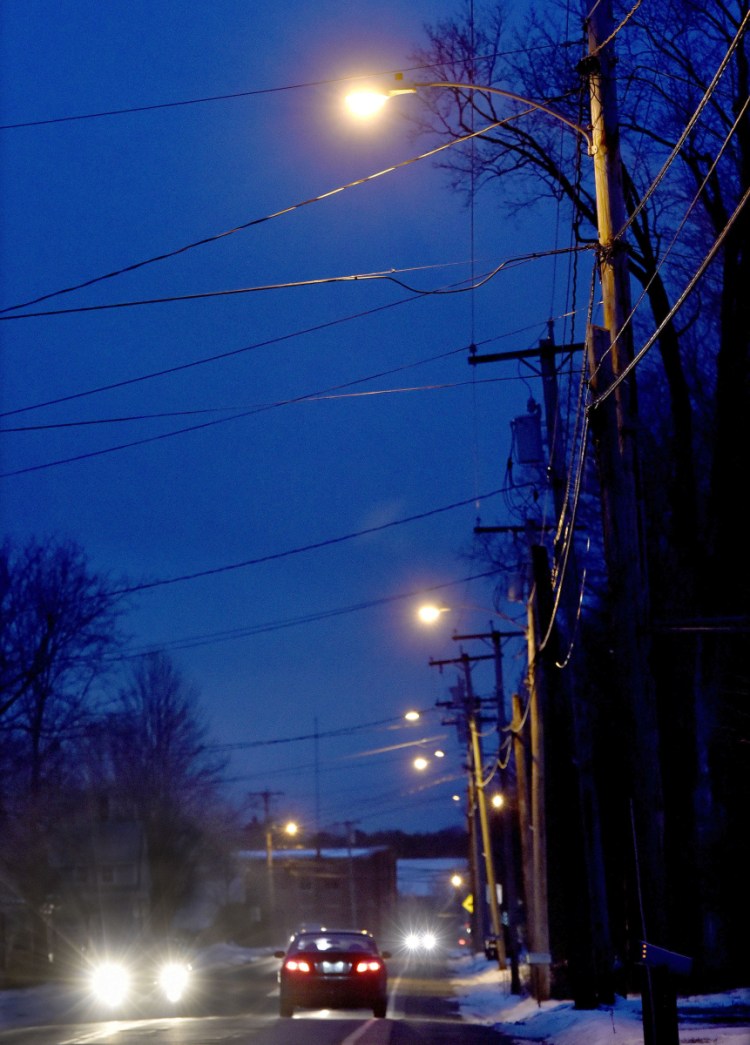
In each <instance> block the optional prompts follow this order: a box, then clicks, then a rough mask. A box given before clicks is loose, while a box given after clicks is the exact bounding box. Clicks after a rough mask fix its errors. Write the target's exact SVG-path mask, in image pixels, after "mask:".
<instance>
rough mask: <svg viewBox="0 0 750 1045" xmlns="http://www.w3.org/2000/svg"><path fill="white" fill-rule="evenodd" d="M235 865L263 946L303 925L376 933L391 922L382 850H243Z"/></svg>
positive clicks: (391, 873)
mask: <svg viewBox="0 0 750 1045" xmlns="http://www.w3.org/2000/svg"><path fill="white" fill-rule="evenodd" d="M237 861H238V866H239V868H240V869H241V874H242V882H243V886H244V906H245V909H246V911H247V912H249V913H251V920H253V921H255V923H256V925H257V927H258V930H260V931H261V935H262V936H264V937H265V938H266V941H267V942H278V943H279V944H281V943H284V942H285V940H286V938H287V937H288V936H289V935H290V934H291V933H292V932H293V931H294V930H295V929H297V928H299V927H300V926H302V925H310V926H321V925H328V926H336V927H338V928H341V927H354V928H362V929H369V930H370V931H371V932H373V933H375V934H376V935H381V934H382V933H383V932H384V931H385V930H386V929H387V928H388V927H389V925H390V923H391V921H392V919H393V916H394V912H395V909H396V900H397V885H396V859H395V857H394V855H393V852H392V851H391V850H390V849H388V848H387V847H374V848H346V849H320V850H316V849H282V850H277V851H275V852H273V853H272V854H269V853H268V852H265V851H261V850H245V851H242V852H240V853H238V854H237ZM262 930H265V931H262Z"/></svg>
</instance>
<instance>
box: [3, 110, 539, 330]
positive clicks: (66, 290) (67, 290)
mask: <svg viewBox="0 0 750 1045" xmlns="http://www.w3.org/2000/svg"><path fill="white" fill-rule="evenodd" d="M523 115H524V114H523V113H513V114H512V115H510V116H508V117H506V118H505V119H503V120H495V121H493V122H492V123H490V124H488V125H487V126H486V127H482V128H481V129H480V130H478V131H473V132H472V133H471V134H466V135H463V136H462V137H459V138H453V139H451V140H450V141H448V142H443V143H442V144H441V145H437V146H435V147H434V148H433V149H428V150H427V151H426V152H423V153H420V154H419V155H418V156H412V157H410V158H409V159H406V160H401V161H400V162H398V163H394V164H391V165H390V166H388V167H385V168H383V169H382V170H380V171H375V172H374V173H372V174H367V175H365V176H364V177H361V178H355V179H354V180H353V181H350V182H347V183H346V184H344V185H339V186H337V187H336V188H335V189H329V190H328V191H326V192H322V193H319V194H318V195H316V196H310V197H308V198H307V199H305V200H301V201H299V202H297V203H293V204H291V205H290V206H288V207H283V208H281V210H277V211H274V212H273V213H271V214H266V215H264V216H263V217H260V218H254V219H252V220H250V221H246V222H243V223H241V224H240V225H235V226H234V228H231V229H226V230H224V231H223V232H218V233H215V234H213V235H211V236H204V237H202V238H201V239H198V240H194V241H193V242H191V243H187V244H184V245H183V246H181V247H176V248H175V249H174V250H169V251H164V252H163V253H161V254H156V255H154V256H152V257H150V258H146V259H144V260H142V261H137V262H133V263H131V264H129V265H125V266H123V267H122V268H119V269H115V270H113V271H111V272H106V273H104V274H102V275H100V276H93V277H91V278H90V279H87V280H83V281H82V282H80V283H76V284H73V285H71V286H68V287H62V288H59V289H57V290H53V291H49V292H47V293H46V294H41V295H39V296H37V297H35V298H31V299H29V300H28V301H25V302H17V303H16V304H14V305H6V306H5V307H3V308H0V319H9V318H10V319H12V318H14V317H13V316H11V315H8V314H9V313H13V312H18V310H19V309H24V308H31V307H32V306H33V305H38V304H41V303H42V302H44V301H49V300H50V299H51V298H54V297H59V296H61V295H63V294H71V293H74V292H75V291H78V290H84V289H86V288H88V287H92V286H94V285H95V284H98V283H102V282H104V281H105V280H110V279H115V278H117V277H119V276H123V275H125V274H127V273H130V272H135V271H137V270H138V269H142V268H145V267H146V266H148V265H153V264H156V263H158V262H161V261H167V260H169V259H170V258H175V257H178V256H179V255H181V254H185V253H187V252H188V251H190V250H194V249H196V248H197V247H203V246H206V245H207V244H209V243H216V242H218V241H219V240H222V239H226V238H227V237H229V236H233V235H235V234H236V233H238V232H244V231H246V230H247V229H250V228H254V227H257V226H259V225H262V224H264V223H265V222H268V221H273V220H274V219H276V218H281V217H283V216H284V215H286V214H292V213H294V212H295V211H299V210H301V209H302V208H303V207H308V206H311V205H312V204H314V203H320V202H322V201H323V200H327V199H330V198H331V197H333V196H337V195H338V194H339V193H342V192H345V191H347V190H348V189H353V188H356V187H357V186H360V185H366V184H367V183H368V182H371V181H374V180H375V179H376V178H381V177H383V176H384V175H386V174H392V173H393V172H394V171H397V170H402V169H403V168H405V167H409V166H411V165H412V164H414V163H418V162H420V161H421V160H425V159H430V158H431V157H433V156H436V155H437V154H438V153H440V152H444V151H445V150H446V149H450V148H453V147H454V146H457V145H461V144H463V143H464V142H467V141H470V140H472V139H474V138H475V137H477V136H478V135H482V134H486V133H487V131H490V130H492V129H494V128H495V127H501V126H503V125H504V124H506V123H511V122H512V121H513V120H517V119H519V118H520V117H521V116H523ZM198 296H203V295H198ZM82 311H86V310H82ZM36 314H37V313H24V315H36ZM43 314H46V313H43ZM53 314H55V313H53Z"/></svg>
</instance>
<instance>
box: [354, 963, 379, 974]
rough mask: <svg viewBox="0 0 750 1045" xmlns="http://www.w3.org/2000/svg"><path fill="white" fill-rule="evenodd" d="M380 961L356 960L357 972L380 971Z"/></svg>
mask: <svg viewBox="0 0 750 1045" xmlns="http://www.w3.org/2000/svg"><path fill="white" fill-rule="evenodd" d="M380 968H381V966H380V962H377V961H369V962H357V972H380Z"/></svg>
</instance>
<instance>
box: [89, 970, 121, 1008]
mask: <svg viewBox="0 0 750 1045" xmlns="http://www.w3.org/2000/svg"><path fill="white" fill-rule="evenodd" d="M91 990H92V991H93V993H94V996H95V997H96V998H97V1000H98V1001H100V1002H103V1003H104V1004H105V1005H108V1006H110V1007H111V1008H116V1007H117V1006H118V1005H121V1004H122V1002H123V1001H124V1000H125V998H126V997H127V996H128V992H129V990H130V974H129V973H128V970H127V969H126V968H125V966H124V965H119V964H118V963H117V962H104V963H103V964H102V965H99V966H97V968H95V969H94V971H93V973H92V975H91Z"/></svg>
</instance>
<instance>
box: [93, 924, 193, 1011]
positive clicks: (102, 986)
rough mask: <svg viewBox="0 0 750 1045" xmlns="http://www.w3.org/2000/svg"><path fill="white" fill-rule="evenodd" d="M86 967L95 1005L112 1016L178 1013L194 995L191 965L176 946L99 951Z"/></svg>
mask: <svg viewBox="0 0 750 1045" xmlns="http://www.w3.org/2000/svg"><path fill="white" fill-rule="evenodd" d="M83 964H84V969H83V978H84V989H85V991H86V993H87V994H88V998H89V1000H90V1003H91V1004H92V1005H93V1006H94V1007H95V1008H96V1010H98V1011H99V1012H101V1013H106V1014H107V1015H109V1016H111V1017H122V1016H125V1015H128V1016H130V1015H145V1014H152V1013H154V1012H158V1013H159V1014H164V1013H166V1014H170V1015H172V1014H176V1013H178V1012H181V1011H183V1009H184V1006H185V1004H186V1003H187V1001H188V999H189V998H191V997H192V996H193V994H194V991H195V986H196V978H195V972H194V969H193V965H192V962H191V961H190V958H189V956H188V955H187V954H186V952H185V950H184V949H183V948H182V947H180V946H177V945H175V944H173V943H171V942H169V943H161V944H157V943H153V942H149V944H144V943H143V942H140V941H139V942H137V943H135V944H133V943H131V944H129V945H127V946H121V947H109V948H106V949H105V948H96V949H95V950H92V951H91V952H88V953H87V954H86V955H85V958H84V963H83Z"/></svg>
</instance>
